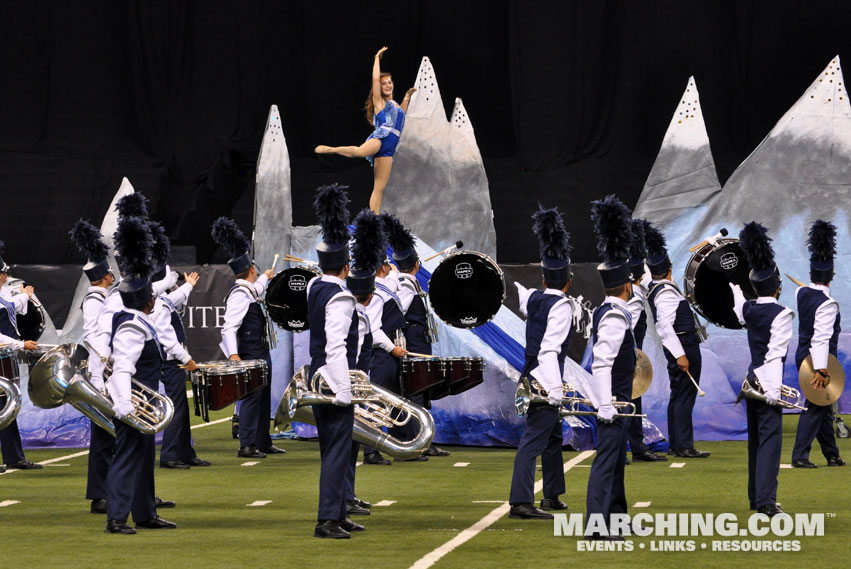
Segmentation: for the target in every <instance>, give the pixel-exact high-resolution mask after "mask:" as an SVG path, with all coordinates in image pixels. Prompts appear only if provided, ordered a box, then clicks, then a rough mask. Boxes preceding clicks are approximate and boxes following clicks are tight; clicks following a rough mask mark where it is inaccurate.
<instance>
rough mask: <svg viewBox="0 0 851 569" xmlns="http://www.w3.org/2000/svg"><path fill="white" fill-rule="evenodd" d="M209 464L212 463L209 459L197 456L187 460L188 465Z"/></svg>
mask: <svg viewBox="0 0 851 569" xmlns="http://www.w3.org/2000/svg"><path fill="white" fill-rule="evenodd" d="M211 464H213V463H212V462H210V461H209V460H203V459H201V458H198V457H197V456H196V457H193V458H192V459H190V460H189V466H210V465H211Z"/></svg>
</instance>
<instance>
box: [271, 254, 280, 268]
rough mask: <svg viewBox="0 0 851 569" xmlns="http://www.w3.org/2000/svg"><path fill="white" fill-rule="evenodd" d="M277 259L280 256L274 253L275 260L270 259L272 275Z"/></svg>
mask: <svg viewBox="0 0 851 569" xmlns="http://www.w3.org/2000/svg"><path fill="white" fill-rule="evenodd" d="M278 257H280V255H278V254H277V253H275V258H274V259H272V269H271V270H272V272H273V273H274V272H275V265H277V264H278Z"/></svg>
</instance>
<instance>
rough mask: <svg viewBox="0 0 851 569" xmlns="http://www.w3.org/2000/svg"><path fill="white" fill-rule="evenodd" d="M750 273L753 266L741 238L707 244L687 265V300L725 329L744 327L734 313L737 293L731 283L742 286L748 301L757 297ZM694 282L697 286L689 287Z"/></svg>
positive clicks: (705, 316) (703, 314)
mask: <svg viewBox="0 0 851 569" xmlns="http://www.w3.org/2000/svg"><path fill="white" fill-rule="evenodd" d="M748 273H750V265H748V262H747V260H746V259H745V255H744V253H743V252H742V249H741V247H739V241H738V239H733V240H729V239H727V240H722V241H721V242H720V244H719V245H718V246H713V245H706V246H705V247H702V248H701V249H700V250H698V251H697V252H695V254H694V255H692V258H691V259H690V260H689V263H688V265H687V268H686V278H685V285H686V286H685V292H686V295H687V298H688V299H689V300H690V301H691V302H692V305H693V306H694V309H695V310H696V311H697V312H698V313H700V314H701V315H702V316H703V317H704V318H706V319H707V320H709V321H710V322H712V323H713V324H715V325H717V326H720V327H722V328H730V329H741V328H744V325H742V324H740V323H739V319H738V318H737V317H736V314H735V312H733V291H732V290H730V284H729V283H734V284H737V285H739V286H740V287H741V289H742V292H743V293H744V295H745V298H747V299H753V298H756V294H755V293H754V291H753V288H752V287H751V282H750V279H749V278H748ZM692 280H693V282H694V285H693V287H689V283H690V281H692Z"/></svg>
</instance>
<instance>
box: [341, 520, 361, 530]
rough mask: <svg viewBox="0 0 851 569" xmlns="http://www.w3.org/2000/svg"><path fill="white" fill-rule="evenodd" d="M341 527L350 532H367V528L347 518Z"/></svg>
mask: <svg viewBox="0 0 851 569" xmlns="http://www.w3.org/2000/svg"><path fill="white" fill-rule="evenodd" d="M340 527H341V528H343V529H344V530H346V531H348V532H355V531H365V530H366V528H365V527H363V526H362V525H360V524H359V523H357V522H353V521H352V519H351V518H346V519H345V520H343V521H342V522H340Z"/></svg>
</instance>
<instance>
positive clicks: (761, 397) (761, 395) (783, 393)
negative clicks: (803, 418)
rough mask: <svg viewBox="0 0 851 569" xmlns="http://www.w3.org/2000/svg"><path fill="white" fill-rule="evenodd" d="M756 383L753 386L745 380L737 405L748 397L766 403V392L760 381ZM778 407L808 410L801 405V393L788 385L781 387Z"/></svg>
mask: <svg viewBox="0 0 851 569" xmlns="http://www.w3.org/2000/svg"><path fill="white" fill-rule="evenodd" d="M754 383H755V384H756V385H752V384H751V382H750V381H748V379H747V378H745V381H743V382H742V390H741V391H739V396H738V397H737V398H736V403H738V402H739V401H741V400H742V399H744V398H746V397H747V398H748V399H754V400H756V401H762V402H763V403H765V402H766V399H767V398H766V396H765V391H763V389H762V386H761V385H760V384H759V381H758V380H756V379H754ZM777 405H778V406H779V407H783V408H784V409H800V410H801V411H806V410H807V408H806V407H804V406H803V405H801V392H800V391H798V390H797V389H795V388H794V387H789V386H788V385H781V386H780V399H779V400H778V401H777Z"/></svg>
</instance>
